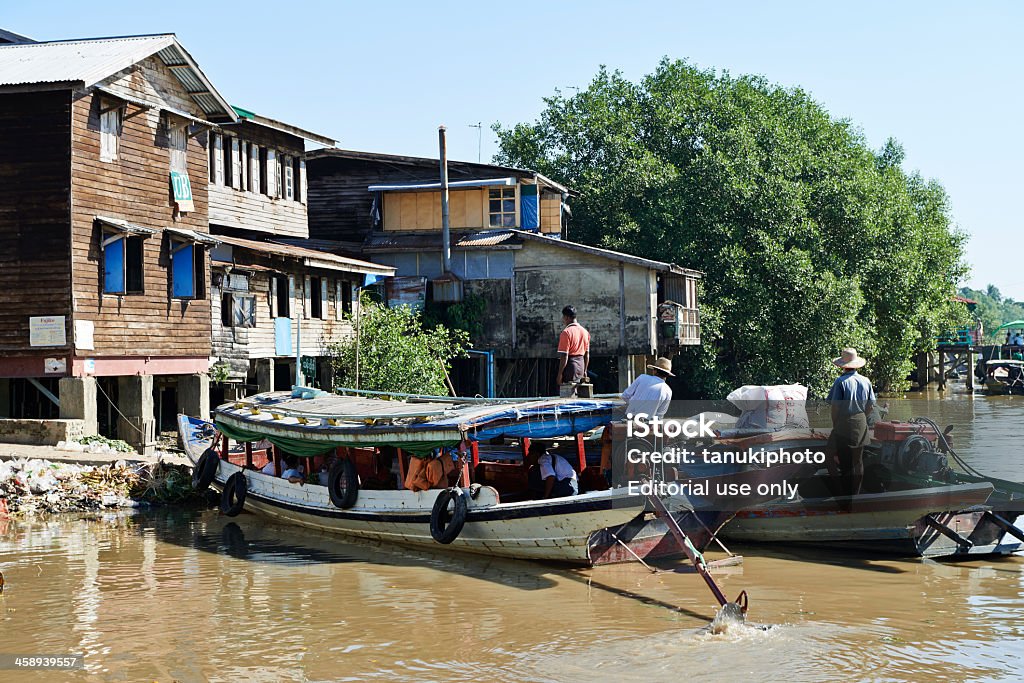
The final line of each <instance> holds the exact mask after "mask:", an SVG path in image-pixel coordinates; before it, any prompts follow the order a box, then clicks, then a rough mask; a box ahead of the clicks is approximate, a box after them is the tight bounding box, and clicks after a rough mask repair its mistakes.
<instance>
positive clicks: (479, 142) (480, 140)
mask: <svg viewBox="0 0 1024 683" xmlns="http://www.w3.org/2000/svg"><path fill="white" fill-rule="evenodd" d="M469 127H470V128H476V163H478V164H479V163H480V150H481V149H482V148H483V144H484V122H483V121H477V122H476V123H471V124H469Z"/></svg>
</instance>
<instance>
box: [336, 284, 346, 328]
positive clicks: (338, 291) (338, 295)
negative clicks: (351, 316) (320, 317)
mask: <svg viewBox="0 0 1024 683" xmlns="http://www.w3.org/2000/svg"><path fill="white" fill-rule="evenodd" d="M334 284H335V288H334V319H335V320H341V314H342V312H343V311H342V310H341V302H342V301H343V299H342V298H341V288H342V287H344V286H345V283H344V281H343V280H336V281H335V283H334Z"/></svg>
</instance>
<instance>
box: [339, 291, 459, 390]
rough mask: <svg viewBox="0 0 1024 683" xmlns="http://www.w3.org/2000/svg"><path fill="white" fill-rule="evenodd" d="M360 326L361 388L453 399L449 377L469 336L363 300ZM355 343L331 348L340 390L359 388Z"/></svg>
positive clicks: (407, 310)
mask: <svg viewBox="0 0 1024 683" xmlns="http://www.w3.org/2000/svg"><path fill="white" fill-rule="evenodd" d="M360 308H361V310H362V313H361V314H360V315H359V316H357V318H358V320H357V321H354V322H358V325H357V327H358V337H359V338H358V348H359V388H360V389H368V390H371V391H393V392H399V393H410V394H437V395H446V394H447V393H448V388H447V385H446V384H445V373H446V372H447V371H448V370H450V368H451V366H450V363H451V360H452V359H453V358H458V357H462V356H464V355H465V348H466V346H467V345H468V343H469V335H468V333H467V332H465V331H464V330H454V329H448V328H446V327H445V326H443V325H432V326H430V327H427V326H425V325H424V324H423V321H422V320H421V317H420V315H419V313H417V312H415V311H413V310H412V309H411V308H409V307H408V306H398V307H396V308H388V307H386V306H384V305H383V304H379V303H374V302H372V301H370V299H369V298H368V297H365V296H364V297H363V298H362V301H361V303H360ZM356 347H357V342H356V339H355V338H353V339H351V340H347V341H344V342H340V343H337V344H332V345H330V346H329V347H328V349H327V351H328V355H330V356H331V363H332V365H333V366H334V372H335V375H336V377H337V383H338V384H339V385H340V386H345V387H355V386H356Z"/></svg>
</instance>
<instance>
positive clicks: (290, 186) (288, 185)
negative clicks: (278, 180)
mask: <svg viewBox="0 0 1024 683" xmlns="http://www.w3.org/2000/svg"><path fill="white" fill-rule="evenodd" d="M284 198H285V199H287V200H289V201H294V200H295V166H294V162H293V160H292V158H291V157H285V158H284Z"/></svg>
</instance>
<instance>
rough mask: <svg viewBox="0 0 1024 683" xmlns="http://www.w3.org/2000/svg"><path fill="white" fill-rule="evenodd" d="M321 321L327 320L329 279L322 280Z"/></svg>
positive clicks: (323, 278)
mask: <svg viewBox="0 0 1024 683" xmlns="http://www.w3.org/2000/svg"><path fill="white" fill-rule="evenodd" d="M320 319H321V320H326V319H327V278H325V277H322V278H320Z"/></svg>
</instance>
